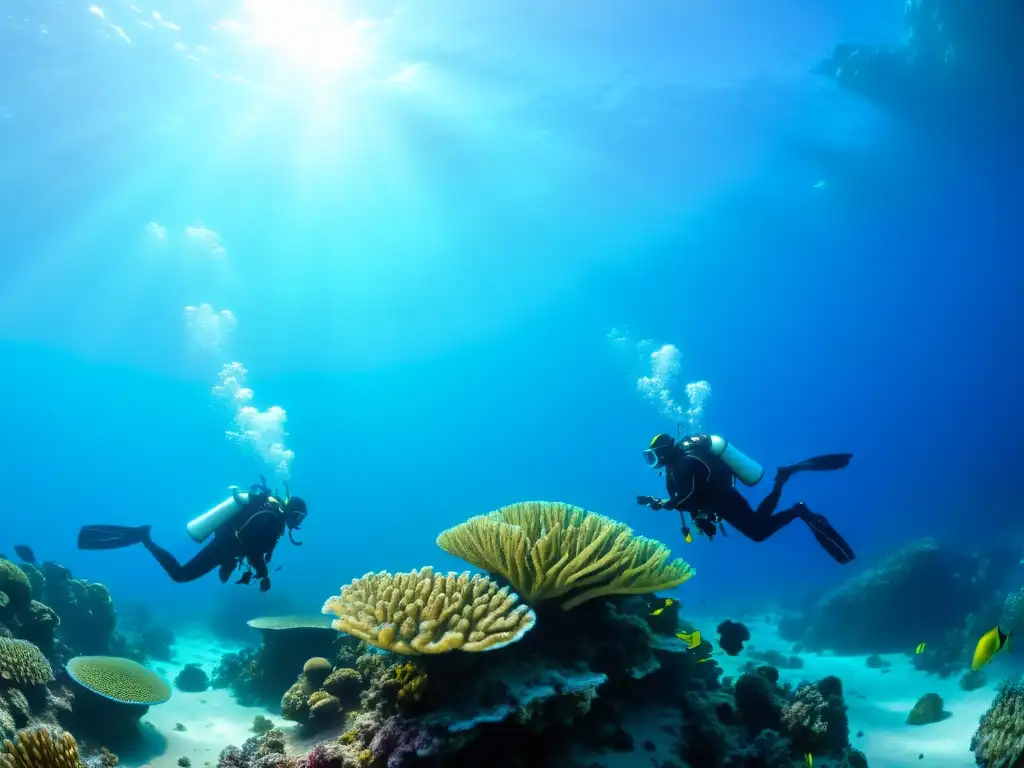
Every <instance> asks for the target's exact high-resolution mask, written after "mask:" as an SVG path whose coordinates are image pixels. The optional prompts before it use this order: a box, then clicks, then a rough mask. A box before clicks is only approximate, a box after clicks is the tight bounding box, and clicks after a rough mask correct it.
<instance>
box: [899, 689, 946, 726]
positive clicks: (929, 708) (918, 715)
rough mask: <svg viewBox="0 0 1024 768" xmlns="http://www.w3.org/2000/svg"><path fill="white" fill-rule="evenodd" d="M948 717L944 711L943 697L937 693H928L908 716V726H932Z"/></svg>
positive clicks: (919, 700)
mask: <svg viewBox="0 0 1024 768" xmlns="http://www.w3.org/2000/svg"><path fill="white" fill-rule="evenodd" d="M946 717H948V713H946V712H944V711H943V709H942V697H941V696H939V694H937V693H926V694H925V695H924V696H922V697H921V698H919V699H918V700H917V703H916V704H914V707H913V709H911V710H910V713H909V714H908V715H907V725H930V724H931V723H938V722H940V721H942V720H944V719H946Z"/></svg>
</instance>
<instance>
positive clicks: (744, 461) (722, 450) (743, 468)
mask: <svg viewBox="0 0 1024 768" xmlns="http://www.w3.org/2000/svg"><path fill="white" fill-rule="evenodd" d="M711 455H712V456H717V457H718V458H720V459H721V460H722V461H723V462H725V465H726V466H727V467H729V469H731V470H732V471H733V474H735V475H736V477H738V478H739V480H740V482H741V483H743V484H744V485H747V486H750V485H757V484H758V483H759V482H761V478H762V477H764V467H762V466H761V465H760V464H758V463H757V462H756V461H754V460H753V459H752V458H750V457H749V456H747V455H746V454H745V453H743V452H742V451H739V450H737V448H736V446H734V445H732V443H730V442H729V441H728V440H726V439H725V438H723V437H719V436H718V435H711Z"/></svg>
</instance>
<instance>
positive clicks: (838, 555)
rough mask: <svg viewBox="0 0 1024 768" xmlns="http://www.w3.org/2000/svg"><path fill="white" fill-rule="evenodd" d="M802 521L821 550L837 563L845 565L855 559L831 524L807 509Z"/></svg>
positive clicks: (848, 546) (847, 545)
mask: <svg viewBox="0 0 1024 768" xmlns="http://www.w3.org/2000/svg"><path fill="white" fill-rule="evenodd" d="M803 521H804V522H805V523H807V527H808V528H810V529H811V533H812V534H813V535H814V538H815V539H817V541H818V544H820V545H821V548H822V549H824V550H825V551H826V552H828V553H829V554H830V555H831V556H832V559H833V560H835V561H836V562H837V563H839V564H840V565H846V564H847V563H849V562H850V561H851V560H853V559H854V558H856V555H855V554H854V553H853V550H852V549H851V548H850V545H849V544H847V543H846V539H844V538H843V537H842V536H840V535H839V533H838V532H837V531H836V529H835V528H833V527H832V524H831V523H829V521H828V520H826V519H825V518H824V517H823V516H822V515H818V514H815V513H814V512H811V511H810V510H809V509H807V510H806V515H805V516H804V517H803Z"/></svg>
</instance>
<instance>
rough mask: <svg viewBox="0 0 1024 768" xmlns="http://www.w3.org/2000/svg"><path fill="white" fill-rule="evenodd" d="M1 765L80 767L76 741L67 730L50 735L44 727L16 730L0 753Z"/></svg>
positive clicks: (13, 766) (37, 767)
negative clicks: (15, 734) (11, 739)
mask: <svg viewBox="0 0 1024 768" xmlns="http://www.w3.org/2000/svg"><path fill="white" fill-rule="evenodd" d="M0 766H3V768H80V766H81V760H80V759H79V757H78V744H77V743H76V742H75V739H74V737H73V736H72V735H71V734H70V733H67V732H63V733H61V734H59V735H57V736H54V735H53V734H51V733H50V731H49V730H47V729H46V728H39V729H38V730H25V731H18V735H17V736H16V737H15V739H14V741H13V742H12V741H5V742H4V748H3V753H0Z"/></svg>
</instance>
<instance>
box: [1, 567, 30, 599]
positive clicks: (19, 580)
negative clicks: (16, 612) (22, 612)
mask: <svg viewBox="0 0 1024 768" xmlns="http://www.w3.org/2000/svg"><path fill="white" fill-rule="evenodd" d="M31 599H32V585H31V584H30V583H29V580H28V576H26V575H25V572H24V571H22V570H21V568H19V567H18V566H17V565H15V564H14V563H12V562H11V561H10V560H3V559H0V608H7V607H11V608H13V609H18V608H21V607H22V606H25V605H28V602H29V601H30V600H31Z"/></svg>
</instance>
